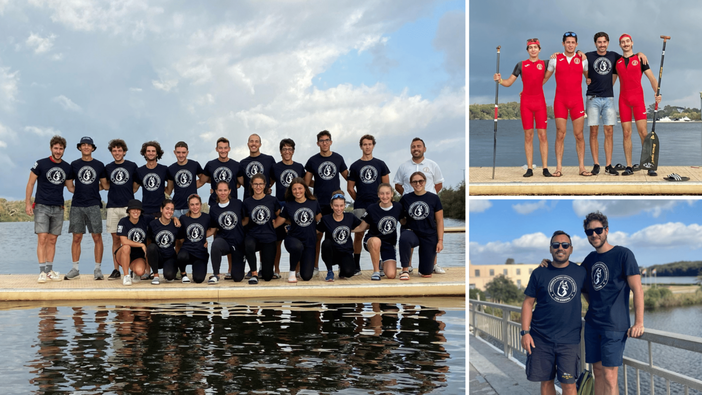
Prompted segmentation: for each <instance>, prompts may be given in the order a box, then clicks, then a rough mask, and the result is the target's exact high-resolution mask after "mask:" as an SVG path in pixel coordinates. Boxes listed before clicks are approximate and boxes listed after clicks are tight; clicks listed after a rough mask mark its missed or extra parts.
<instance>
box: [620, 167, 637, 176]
mask: <svg viewBox="0 0 702 395" xmlns="http://www.w3.org/2000/svg"><path fill="white" fill-rule="evenodd" d="M632 174H634V171H633V170H632V169H631V167H627V168H626V170H624V171H623V172H622V175H623V176H630V175H632Z"/></svg>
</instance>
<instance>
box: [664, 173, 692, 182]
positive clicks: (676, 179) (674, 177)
mask: <svg viewBox="0 0 702 395" xmlns="http://www.w3.org/2000/svg"><path fill="white" fill-rule="evenodd" d="M663 179H664V180H666V181H673V182H679V181H689V180H690V177H683V176H681V175H679V174H676V173H673V174H669V175H668V176H666V177H663Z"/></svg>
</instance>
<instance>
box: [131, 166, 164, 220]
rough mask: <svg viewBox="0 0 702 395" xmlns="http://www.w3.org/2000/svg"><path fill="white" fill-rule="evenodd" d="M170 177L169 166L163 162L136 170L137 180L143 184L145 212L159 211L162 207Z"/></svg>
mask: <svg viewBox="0 0 702 395" xmlns="http://www.w3.org/2000/svg"><path fill="white" fill-rule="evenodd" d="M167 179H168V168H167V167H166V166H164V165H162V164H156V167H154V168H153V169H149V168H148V167H146V165H144V166H142V167H140V168H138V169H137V171H136V182H137V184H139V185H141V193H142V198H141V202H142V204H143V205H144V212H145V213H149V214H151V213H157V212H159V211H160V209H161V203H163V200H164V199H165V198H166V196H165V191H166V180H167Z"/></svg>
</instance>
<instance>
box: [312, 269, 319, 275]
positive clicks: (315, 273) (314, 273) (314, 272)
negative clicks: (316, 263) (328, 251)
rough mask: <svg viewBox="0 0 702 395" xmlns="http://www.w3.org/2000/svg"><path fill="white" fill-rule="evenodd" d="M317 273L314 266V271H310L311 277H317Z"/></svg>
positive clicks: (317, 270)
mask: <svg viewBox="0 0 702 395" xmlns="http://www.w3.org/2000/svg"><path fill="white" fill-rule="evenodd" d="M318 275H319V269H318V268H316V267H315V268H314V271H313V272H312V277H317V276H318Z"/></svg>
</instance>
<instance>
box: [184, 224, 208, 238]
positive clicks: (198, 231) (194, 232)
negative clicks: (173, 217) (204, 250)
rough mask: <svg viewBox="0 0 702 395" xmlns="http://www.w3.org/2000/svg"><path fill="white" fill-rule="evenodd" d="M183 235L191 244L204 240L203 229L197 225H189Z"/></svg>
mask: <svg viewBox="0 0 702 395" xmlns="http://www.w3.org/2000/svg"><path fill="white" fill-rule="evenodd" d="M185 234H186V235H187V237H188V240H190V241H191V242H193V243H197V242H198V241H200V240H202V239H204V238H205V227H204V226H202V225H200V224H198V223H194V224H190V225H188V227H187V228H185Z"/></svg>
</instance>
